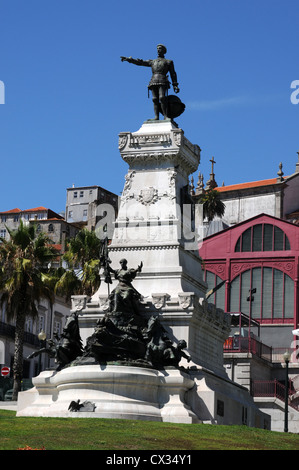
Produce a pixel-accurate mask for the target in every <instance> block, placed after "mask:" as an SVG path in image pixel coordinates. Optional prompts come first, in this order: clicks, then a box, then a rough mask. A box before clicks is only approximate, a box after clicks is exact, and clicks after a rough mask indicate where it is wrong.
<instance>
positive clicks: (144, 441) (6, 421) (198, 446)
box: [0, 410, 299, 451]
mask: <svg viewBox="0 0 299 470" xmlns="http://www.w3.org/2000/svg"><path fill="white" fill-rule="evenodd" d="M26 446H29V447H31V448H33V449H41V448H44V449H45V450H106V451H107V450H116V451H117V450H119V451H122V450H125V451H137V450H138V451H140V450H149V451H153V450H160V451H163V450H165V451H167V450H169V451H170V450H185V451H191V450H299V435H298V434H289V433H277V432H273V431H266V430H262V429H255V428H248V427H246V426H220V425H219V426H218V425H209V424H171V423H160V422H149V421H133V420H121V419H98V418H97V419H95V418H23V417H19V418H17V417H16V413H15V412H14V411H8V410H0V450H17V449H20V448H26Z"/></svg>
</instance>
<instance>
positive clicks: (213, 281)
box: [205, 270, 225, 310]
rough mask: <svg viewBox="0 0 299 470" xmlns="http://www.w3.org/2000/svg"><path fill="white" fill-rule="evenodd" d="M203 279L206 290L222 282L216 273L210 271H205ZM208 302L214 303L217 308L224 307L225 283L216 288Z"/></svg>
mask: <svg viewBox="0 0 299 470" xmlns="http://www.w3.org/2000/svg"><path fill="white" fill-rule="evenodd" d="M205 281H206V283H207V284H208V292H209V291H210V290H211V289H214V288H215V287H216V286H218V285H219V284H221V283H222V282H223V279H221V278H220V277H219V276H217V274H214V273H212V272H211V271H207V270H206V271H205ZM209 302H210V303H213V304H215V305H216V307H217V308H222V310H224V308H225V284H223V285H222V286H221V287H219V289H217V290H216V291H215V292H214V293H213V294H212V295H211V296H210V297H209Z"/></svg>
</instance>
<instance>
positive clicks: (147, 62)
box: [120, 56, 152, 67]
mask: <svg viewBox="0 0 299 470" xmlns="http://www.w3.org/2000/svg"><path fill="white" fill-rule="evenodd" d="M120 58H121V61H122V62H124V61H125V62H129V63H130V64H135V65H143V66H144V67H150V66H151V62H152V61H151V60H142V59H133V58H132V57H123V56H121V57H120Z"/></svg>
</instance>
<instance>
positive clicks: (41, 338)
mask: <svg viewBox="0 0 299 470" xmlns="http://www.w3.org/2000/svg"><path fill="white" fill-rule="evenodd" d="M37 337H38V339H39V340H40V347H41V348H42V347H43V343H44V341H45V339H46V337H47V335H46V333H45V332H44V330H41V331H40V332H39V333H38V335H37ZM41 371H42V355H41V354H40V355H39V361H38V373H39V374H40V373H41Z"/></svg>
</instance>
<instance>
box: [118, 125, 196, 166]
mask: <svg viewBox="0 0 299 470" xmlns="http://www.w3.org/2000/svg"><path fill="white" fill-rule="evenodd" d="M147 129H148V131H147ZM154 129H156V132H153V130H154ZM118 146H119V151H120V154H121V157H122V158H123V160H124V161H125V162H127V163H128V164H129V165H130V167H131V168H134V166H135V165H137V166H139V167H140V165H142V166H144V167H148V166H150V165H151V164H153V163H155V162H156V160H157V159H158V160H159V161H160V162H162V161H165V162H166V161H171V162H172V163H173V165H178V164H179V165H180V166H183V167H184V169H185V171H186V172H187V173H188V174H191V173H194V172H195V171H196V170H197V168H198V165H199V162H200V151H201V150H200V147H199V146H198V145H193V144H192V143H191V142H190V141H189V140H188V139H187V138H186V137H185V136H184V132H183V131H182V129H178V128H175V127H174V126H172V125H171V124H170V125H168V126H166V127H165V126H163V125H161V123H157V124H156V125H155V124H152V125H151V126H150V128H147V126H146V125H143V126H142V128H141V129H140V130H139V131H138V132H133V133H132V132H121V133H120V134H119V141H118Z"/></svg>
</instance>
